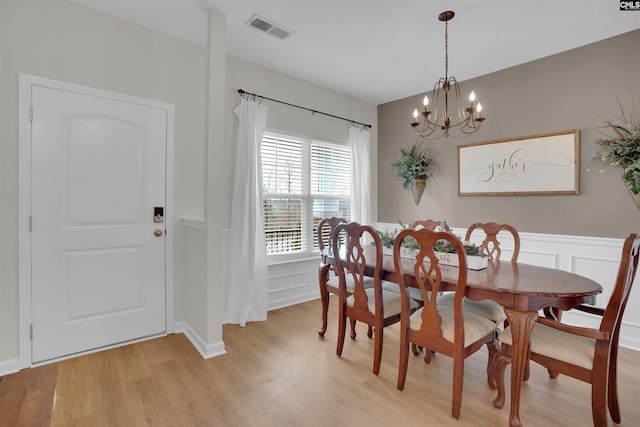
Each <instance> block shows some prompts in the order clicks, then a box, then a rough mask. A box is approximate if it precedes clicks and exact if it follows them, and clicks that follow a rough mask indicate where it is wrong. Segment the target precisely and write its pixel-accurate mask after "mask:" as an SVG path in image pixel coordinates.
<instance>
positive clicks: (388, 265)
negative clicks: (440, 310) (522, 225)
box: [327, 247, 602, 427]
mask: <svg viewBox="0 0 640 427" xmlns="http://www.w3.org/2000/svg"><path fill="white" fill-rule="evenodd" d="M366 250H367V251H368V250H371V251H372V252H373V250H374V248H373V247H370V248H367V249H366ZM372 255H373V253H371V254H370V255H369V256H368V257H367V259H375V256H372ZM327 260H328V262H329V263H332V262H334V260H333V259H332V255H331V254H328V256H327ZM403 262H406V263H407V265H408V266H410V265H411V263H412V261H411V260H409V259H403ZM457 268H458V267H450V266H442V267H441V270H442V275H443V280H442V282H443V284H445V285H446V289H445V290H451V291H453V290H455V286H456V281H457V272H456V270H457ZM403 270H404V271H405V282H407V283H408V284H409V285H415V280H414V279H413V278H412V277H411V275H410V274H409V275H407V273H406V272H407V271H409V272H410V271H412V270H413V269H412V268H411V267H408V268H406V269H404V268H403ZM372 273H373V268H372V269H371V272H370V273H369V274H372ZM382 279H383V280H386V281H389V282H394V283H398V273H397V272H396V271H395V268H394V263H393V257H392V256H389V255H384V256H383V266H382ZM601 292H602V287H601V286H600V285H599V284H598V283H597V282H595V281H593V280H591V279H588V278H586V277H583V276H580V275H578V274H575V273H570V272H568V271H564V270H558V269H554V268H547V267H541V266H536V265H530V264H522V263H511V262H509V261H499V260H489V261H488V265H487V268H485V269H482V270H471V269H470V270H468V273H467V287H466V293H465V295H466V297H467V298H469V299H471V300H476V301H479V300H493V301H495V302H497V303H498V304H500V305H501V306H502V307H504V311H505V314H506V316H507V319H508V322H509V326H510V328H511V333H512V336H513V357H512V367H511V396H510V398H511V408H510V413H509V425H510V426H512V427H514V426H522V422H521V421H520V392H521V390H522V383H523V381H524V375H525V368H526V365H527V363H528V360H529V344H530V339H531V332H532V331H533V328H534V327H535V325H536V322H537V320H538V316H539V314H538V313H539V310H543V309H553V311H554V312H559V311H566V310H570V309H571V308H573V307H576V306H578V305H580V304H593V303H594V301H595V295H597V294H599V293H601Z"/></svg>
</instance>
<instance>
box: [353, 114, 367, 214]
mask: <svg viewBox="0 0 640 427" xmlns="http://www.w3.org/2000/svg"><path fill="white" fill-rule="evenodd" d="M349 144H350V145H351V156H352V157H351V158H352V160H351V164H352V170H353V173H352V176H351V197H352V203H351V219H352V221H357V222H359V223H360V224H371V201H370V199H369V195H370V194H371V154H370V153H371V149H370V137H369V129H360V128H358V127H356V126H351V128H350V129H349Z"/></svg>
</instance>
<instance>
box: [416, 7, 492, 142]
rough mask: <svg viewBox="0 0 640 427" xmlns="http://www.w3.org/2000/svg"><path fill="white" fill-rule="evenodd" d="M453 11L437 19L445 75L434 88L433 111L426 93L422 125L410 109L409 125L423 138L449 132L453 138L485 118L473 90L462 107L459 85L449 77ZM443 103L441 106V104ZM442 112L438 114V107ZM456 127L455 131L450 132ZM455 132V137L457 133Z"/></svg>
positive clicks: (434, 137)
mask: <svg viewBox="0 0 640 427" xmlns="http://www.w3.org/2000/svg"><path fill="white" fill-rule="evenodd" d="M454 16H455V14H454V13H453V12H452V11H450V10H449V11H446V12H442V13H441V14H440V15H438V19H439V20H440V21H443V22H444V77H441V78H440V80H438V81H437V82H436V84H435V86H434V87H433V97H434V99H433V101H434V102H433V106H434V107H433V112H431V111H429V98H428V97H427V96H426V95H425V97H424V100H423V104H424V110H423V111H422V116H423V117H422V124H420V123H419V121H418V116H419V113H418V109H415V110H414V111H413V122H412V123H411V126H412V127H413V128H414V130H415V131H416V133H417V134H418V135H420V136H421V137H423V138H427V139H437V138H441V137H442V136H444V137H445V138H446V137H448V136H449V135H451V136H452V137H464V136H467V135H470V134H472V133H474V132H475V131H477V130H478V129H480V125H481V124H482V122H483V121H484V120H485V118H484V117H482V113H481V111H482V105H480V103H478V104H477V105H476V104H474V102H475V99H476V94H475V92H473V91H471V94H470V95H469V102H470V103H469V106H468V107H466V108H463V106H462V97H461V96H460V85H459V84H458V81H457V80H456V78H455V77H453V76H449V34H448V28H449V21H450V20H451V19H453V17H454ZM451 90H453V93H454V94H455V97H456V102H457V104H458V108H457V110H458V111H457V115H456V114H454V112H451V111H449V92H450V91H451ZM441 104H444V105H441ZM439 109H440V111H441V113H439V111H438V110H439ZM452 130H455V131H456V132H452ZM456 134H457V136H456Z"/></svg>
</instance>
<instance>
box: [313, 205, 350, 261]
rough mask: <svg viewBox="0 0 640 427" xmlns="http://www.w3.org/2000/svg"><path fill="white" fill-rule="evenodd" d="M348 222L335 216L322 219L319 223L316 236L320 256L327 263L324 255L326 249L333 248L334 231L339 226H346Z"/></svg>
mask: <svg viewBox="0 0 640 427" xmlns="http://www.w3.org/2000/svg"><path fill="white" fill-rule="evenodd" d="M346 223H347V220H346V219H344V218H338V217H335V216H332V217H326V218H322V219H321V220H320V222H319V223H318V228H317V229H316V234H317V237H318V249H319V250H320V255H321V256H322V260H323V261H325V258H326V254H324V253H323V252H324V249H325V248H327V249H329V248H331V238H332V236H333V230H335V229H336V227H337V226H338V225H339V224H346Z"/></svg>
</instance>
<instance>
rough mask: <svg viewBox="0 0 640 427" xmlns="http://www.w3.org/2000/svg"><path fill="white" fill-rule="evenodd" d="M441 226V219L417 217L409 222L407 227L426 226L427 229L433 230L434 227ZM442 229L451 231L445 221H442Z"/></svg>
mask: <svg viewBox="0 0 640 427" xmlns="http://www.w3.org/2000/svg"><path fill="white" fill-rule="evenodd" d="M438 226H442V221H436V220H435V219H418V220H415V221H413V222H412V223H411V225H410V226H409V228H413V229H420V228H428V229H429V230H435V229H436V227H438ZM444 230H445V231H451V229H450V228H449V226H448V225H447V223H446V222H445V223H444Z"/></svg>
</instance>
